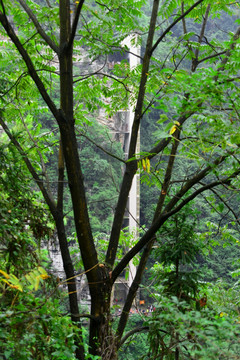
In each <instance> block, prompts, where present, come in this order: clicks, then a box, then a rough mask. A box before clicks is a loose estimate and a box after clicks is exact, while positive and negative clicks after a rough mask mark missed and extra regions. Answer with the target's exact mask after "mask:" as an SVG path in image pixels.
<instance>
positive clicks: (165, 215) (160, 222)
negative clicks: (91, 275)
mask: <svg viewBox="0 0 240 360" xmlns="http://www.w3.org/2000/svg"><path fill="white" fill-rule="evenodd" d="M221 159H222V160H221ZM222 161H223V158H219V159H218V160H217V161H215V163H216V165H217V162H218V163H219V164H220V163H221V162H222ZM211 168H212V166H208V167H207V168H205V169H204V170H203V171H201V172H200V173H199V174H197V175H196V176H194V177H193V178H192V179H190V180H189V181H188V182H187V183H186V185H185V186H183V188H182V189H181V190H180V191H179V192H178V193H177V194H176V195H175V196H174V197H173V198H172V200H170V202H169V203H168V205H167V206H166V207H165V209H164V212H163V213H162V214H160V215H159V216H158V217H157V219H156V220H155V221H154V223H153V224H152V225H151V227H150V228H149V229H148V230H147V231H146V233H145V234H144V235H143V236H142V238H141V239H140V240H139V241H138V243H137V244H136V245H135V246H134V247H133V248H132V249H131V250H129V252H128V253H127V254H126V255H125V256H124V257H123V259H122V260H121V261H120V262H119V263H118V265H117V266H116V267H115V269H114V270H113V272H112V280H113V281H115V280H116V278H117V277H118V276H119V275H120V273H121V272H122V271H123V269H124V268H125V267H126V266H127V264H128V263H129V261H130V260H131V259H132V258H133V257H134V256H135V255H136V254H137V253H138V252H139V251H140V250H142V248H143V247H144V246H145V245H146V244H147V243H148V242H149V241H151V239H152V237H153V236H154V235H155V233H156V232H157V231H158V230H159V229H160V227H161V226H162V225H163V224H164V223H165V221H166V220H167V219H168V218H169V217H170V216H172V215H174V214H175V213H177V212H179V211H180V210H181V209H182V207H183V206H185V205H186V204H187V203H189V202H190V201H192V200H193V199H194V198H195V197H196V196H198V195H199V194H200V193H202V192H204V191H206V190H208V189H211V188H213V187H216V186H219V185H223V184H230V183H231V180H232V179H233V178H235V177H236V176H238V175H239V173H240V170H238V171H235V172H234V173H233V174H232V175H230V176H228V177H226V178H225V179H222V180H218V181H214V182H212V183H210V184H207V185H205V186H203V187H201V188H199V189H198V190H196V191H194V192H193V193H192V194H191V195H189V196H188V197H187V198H185V199H184V200H183V201H182V202H181V203H180V204H179V205H178V206H176V207H175V208H174V206H175V205H176V204H177V202H179V201H180V200H181V199H182V198H183V196H184V195H185V194H186V193H187V191H189V190H190V189H191V188H192V187H193V186H194V185H196V184H197V183H199V181H200V180H202V179H203V178H204V177H205V176H206V175H207V174H208V173H209V171H210V170H211Z"/></svg>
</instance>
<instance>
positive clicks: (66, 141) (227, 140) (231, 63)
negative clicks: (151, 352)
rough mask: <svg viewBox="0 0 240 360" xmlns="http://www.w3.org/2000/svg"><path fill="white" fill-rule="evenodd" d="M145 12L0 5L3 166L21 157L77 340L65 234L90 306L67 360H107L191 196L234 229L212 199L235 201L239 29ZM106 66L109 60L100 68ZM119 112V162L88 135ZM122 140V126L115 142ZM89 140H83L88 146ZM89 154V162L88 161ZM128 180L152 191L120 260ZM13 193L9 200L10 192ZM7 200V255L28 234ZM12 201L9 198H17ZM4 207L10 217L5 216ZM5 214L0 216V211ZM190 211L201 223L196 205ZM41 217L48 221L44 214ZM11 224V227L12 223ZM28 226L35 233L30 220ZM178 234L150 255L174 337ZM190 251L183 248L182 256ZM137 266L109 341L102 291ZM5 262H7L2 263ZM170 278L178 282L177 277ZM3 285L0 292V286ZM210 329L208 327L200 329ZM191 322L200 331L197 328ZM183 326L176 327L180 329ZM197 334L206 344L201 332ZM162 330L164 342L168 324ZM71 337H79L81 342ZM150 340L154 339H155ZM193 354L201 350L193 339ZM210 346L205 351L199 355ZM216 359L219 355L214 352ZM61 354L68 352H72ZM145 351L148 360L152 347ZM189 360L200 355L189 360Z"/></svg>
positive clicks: (188, 11) (232, 8) (161, 10)
mask: <svg viewBox="0 0 240 360" xmlns="http://www.w3.org/2000/svg"><path fill="white" fill-rule="evenodd" d="M144 4H145V2H144V1H132V0H124V1H119V0H117V1H114V2H113V1H112V0H106V1H104V3H102V2H98V1H97V2H93V3H92V2H89V1H87V0H86V1H84V0H80V1H79V2H75V3H72V2H70V1H69V0H60V1H59V2H54V1H52V0H50V1H47V3H46V4H45V3H43V2H39V1H34V0H32V1H31V0H29V1H28V0H27V1H26V2H25V1H24V0H17V1H15V2H10V1H9V0H1V2H0V23H1V29H0V31H1V47H2V48H3V50H4V51H3V54H1V57H0V62H1V64H2V65H3V66H2V73H1V78H2V79H3V80H4V81H3V82H2V84H1V87H0V92H1V93H0V95H1V99H0V108H1V114H0V124H1V126H2V128H3V130H4V132H5V134H6V135H7V137H8V138H9V140H10V142H11V146H12V148H14V154H16V153H18V155H17V157H18V156H19V157H20V158H21V161H23V162H24V164H25V165H24V169H27V171H28V174H30V177H31V186H33V185H32V180H34V182H35V186H37V187H38V188H39V190H40V192H41V194H42V195H41V196H42V197H43V199H44V202H45V204H46V205H47V207H48V209H49V212H50V213H51V217H52V219H53V222H54V226H55V227H56V231H57V235H58V241H59V244H60V248H61V254H62V259H63V263H64V269H65V272H66V278H69V279H70V278H71V280H72V281H71V282H67V287H68V298H69V304H70V313H71V318H72V321H73V322H74V323H78V325H79V327H81V326H80V323H79V306H78V298H77V289H76V281H75V268H74V262H73V259H74V258H73V257H72V256H71V253H70V251H69V247H68V239H67V237H68V235H69V232H68V229H67V227H69V229H70V233H71V234H72V233H73V232H74V233H75V238H76V240H77V246H78V252H79V254H78V258H80V257H81V261H82V264H83V267H84V269H83V271H84V272H85V274H86V278H87V283H88V285H89V292H90V297H91V315H90V326H89V346H90V348H89V349H90V350H88V349H86V348H84V346H83V340H82V339H81V341H79V342H78V346H77V347H76V357H77V358H78V359H81V360H83V359H85V358H87V357H88V355H89V354H88V353H89V351H90V354H91V355H93V356H100V357H102V358H103V359H104V360H106V359H111V360H112V359H114V358H116V356H117V355H116V353H117V351H118V348H119V346H120V344H121V339H122V337H123V334H124V331H125V328H126V326H127V322H128V316H129V311H130V309H131V306H132V304H133V301H134V298H135V297H136V294H137V290H138V288H139V286H140V284H141V281H142V277H143V274H144V272H145V268H146V262H147V260H148V258H149V256H150V254H151V250H152V247H153V245H154V242H155V241H156V238H158V236H159V235H158V232H159V231H160V232H161V229H163V227H164V226H165V227H166V229H167V232H168V233H170V231H171V230H169V227H170V225H171V219H173V220H174V219H176V218H174V216H177V214H178V213H179V212H180V211H181V210H182V209H183V208H185V207H186V205H188V204H190V203H191V202H192V201H193V200H194V199H196V198H197V197H198V198H199V197H200V196H201V195H202V194H207V195H209V192H212V193H213V194H214V197H215V198H217V199H218V201H219V202H220V203H222V204H223V205H219V204H217V207H216V210H217V211H216V212H217V214H218V215H219V214H220V216H221V214H222V213H223V211H225V210H224V209H225V208H226V209H228V210H229V212H231V213H232V216H233V217H235V218H236V219H238V217H239V215H238V213H237V211H234V210H233V206H232V205H233V202H231V201H230V202H228V201H226V197H225V194H224V193H223V190H225V189H227V194H229V193H230V192H231V193H232V194H233V193H236V190H237V189H238V188H239V179H238V177H239V173H240V169H239V135H238V134H239V105H240V103H239V101H240V100H239V99H240V97H239V55H238V47H239V37H240V30H239V26H238V24H237V22H236V23H234V22H232V21H231V31H229V30H230V29H229V26H228V28H227V30H226V31H227V34H226V31H225V29H224V28H222V29H221V30H219V29H218V30H219V31H220V33H221V34H219V31H218V32H216V28H217V27H218V26H215V20H214V19H215V18H218V17H221V16H223V18H224V19H226V18H227V16H229V17H230V18H231V20H232V19H234V20H235V18H236V15H237V14H238V12H239V9H238V4H237V3H231V4H229V3H228V2H227V1H225V0H221V1H219V2H217V3H216V2H215V1H210V2H206V1H204V0H199V1H197V2H195V3H194V2H192V1H186V2H185V3H183V2H180V1H178V0H176V1H175V0H171V1H168V0H166V1H165V0H163V1H159V0H154V1H153V2H152V3H149V4H147V5H146V9H147V11H146V13H145V14H146V15H145V16H143V14H144V11H143V10H142V7H143V6H145V5H144ZM123 20H124V21H123ZM221 23H222V22H221ZM23 24H24V26H23ZM136 34H137V36H136ZM129 35H131V36H132V39H131V40H130V43H132V44H133V43H134V44H135V45H136V44H138V45H142V54H141V55H140V60H141V61H140V62H139V64H138V65H136V66H135V67H131V66H129V64H128V61H127V58H128V57H129V54H131V55H132V53H133V52H136V51H137V50H136V47H135V48H134V47H133V48H132V47H130V46H127V45H125V44H124V42H123V41H125V40H126V38H128V39H129ZM111 56H112V59H113V61H110V59H111ZM137 57H138V58H139V55H137ZM30 89H31V90H30ZM130 108H131V111H132V114H131V115H132V116H131V117H132V127H131V134H129V139H127V138H125V139H124V140H127V141H128V140H129V141H128V142H129V147H128V148H125V149H124V152H125V153H126V159H124V158H123V157H122V153H121V151H120V150H119V147H118V146H116V145H115V144H114V141H113V138H111V137H109V141H108V144H107V143H106V137H105V136H103V132H102V129H103V128H101V129H100V127H98V126H96V125H95V124H94V121H95V119H100V118H101V119H104V123H105V124H108V123H111V121H112V119H113V118H114V116H116V115H117V112H118V111H127V112H128V111H130ZM144 116H148V117H149V118H148V123H149V122H153V123H154V124H153V125H152V126H151V128H150V127H149V132H150V133H151V134H152V132H153V134H154V136H153V137H151V136H150V137H149V138H148V139H147V141H144V145H143V148H142V149H141V150H140V152H139V150H138V148H137V144H138V138H139V129H140V124H141V123H142V122H143V121H144V120H143V118H144ZM93 124H94V125H93ZM112 130H113V131H115V130H116V129H114V128H113V129H112ZM125 131H126V129H125V128H124V127H122V128H121V129H120V133H119V137H120V135H121V136H123V135H124V133H125ZM79 135H80V136H79ZM5 139H6V138H5ZM86 139H88V141H90V142H88V143H87V145H86V142H85V140H86ZM5 141H6V140H5ZM93 144H94V146H92V145H93ZM102 145H103V146H102ZM125 145H126V144H125ZM95 146H96V148H97V151H93V147H95ZM109 153H110V154H109ZM56 159H57V160H56ZM110 159H114V160H110ZM10 160H11V163H12V159H10ZM115 160H117V161H118V162H116V161H115ZM109 163H111V166H109ZM122 165H124V166H123V167H122ZM53 167H54V169H53ZM24 171H25V170H24ZM137 172H138V173H139V174H140V176H141V181H142V182H143V183H145V184H146V185H148V186H151V187H152V189H154V190H152V193H151V196H152V198H153V199H154V206H153V205H152V204H150V205H149V204H148V201H147V200H148V193H147V192H146V193H143V194H142V196H145V197H146V200H145V202H144V204H145V205H146V207H147V210H146V212H145V214H144V221H145V222H146V223H145V224H142V225H145V228H144V232H143V234H140V235H139V238H137V239H136V242H135V244H132V245H131V249H126V250H125V251H124V252H123V250H122V244H121V231H122V225H123V223H124V218H125V212H126V208H127V203H128V196H129V192H130V189H131V186H132V182H133V178H134V176H135V174H136V173H137ZM15 176H16V175H15ZM96 177H99V178H100V177H102V179H103V181H104V183H103V185H101V186H100V185H99V184H100V183H101V182H100V181H96ZM67 186H68V188H69V191H70V195H69V192H67V191H66V188H67ZM12 188H13V189H14V192H15V188H14V186H12ZM10 189H11V186H10ZM33 189H35V187H33ZM219 189H220V190H219ZM9 192H10V190H7V191H6V193H7V195H5V198H3V210H2V207H1V212H3V215H4V217H3V220H4V219H5V218H6V219H7V223H6V226H5V223H4V221H2V218H0V220H1V231H2V233H4V234H5V233H6V234H7V235H8V236H9V239H10V240H12V243H13V245H14V247H15V248H16V247H17V246H16V245H17V244H18V242H19V236H18V233H20V235H21V234H24V235H23V238H24V239H23V242H22V243H23V245H24V241H25V242H27V241H26V236H28V235H29V233H28V231H24V225H23V224H24V222H25V221H26V220H27V221H28V219H29V218H28V216H27V214H26V212H27V211H26V209H25V207H24V206H25V203H23V204H21V206H20V208H21V207H22V208H23V210H24V211H23V216H24V217H22V215H21V212H20V210H19V213H18V212H17V213H16V216H14V218H13V222H12V219H11V218H10V215H9V214H12V212H13V208H14V204H11V197H10V196H9V195H8V194H9ZM21 196H22V194H21V191H20V194H19V193H18V195H17V198H18V197H19V198H21ZM203 196H205V195H203ZM106 197H107V198H108V199H107V200H109V203H108V205H106V201H105V200H106ZM8 199H10V208H8V207H7V206H6V205H8V204H7V201H8ZM112 199H113V201H112ZM30 200H31V201H30V203H34V202H35V200H34V198H33V197H31V198H30ZM16 203H17V201H16ZM97 204H98V206H96V205H97ZM206 204H207V206H215V205H214V201H209V200H208V199H207V198H206V197H205V198H204V205H202V203H201V208H202V207H206ZM5 206H6V208H7V209H8V210H4V207H5ZM9 210H10V211H11V212H10V213H9V212H8V211H9ZM17 210H18V208H17ZM198 210H201V209H200V206H199V209H198ZM31 213H34V209H31ZM43 213H44V215H45V210H44V211H43ZM66 214H69V222H70V219H73V222H74V224H73V226H72V224H70V223H69V222H68V219H67V217H66ZM72 214H73V216H72ZM96 214H97V216H96ZM186 216H187V215H186ZM41 217H43V216H41ZM18 218H19V219H20V222H19V220H16V219H18ZM25 219H26V220H25ZM30 219H31V216H30ZM38 219H39V218H38ZM66 219H67V220H66ZM21 220H23V221H21ZM34 220H35V222H34V224H36V223H37V222H38V221H37V220H36V216H34ZM185 220H186V217H185ZM185 220H184V221H185ZM14 222H15V223H16V224H17V226H16V227H15V225H14ZM19 224H21V225H19ZM41 224H42V223H41ZM12 225H14V226H13V230H14V231H16V230H17V231H18V230H20V231H18V233H17V234H16V235H15V233H14V232H13V237H11V233H10V234H8V231H9V230H11V226H12ZM44 225H46V224H44ZM182 225H183V228H184V229H185V232H186V236H185V237H184V236H183V234H182V233H181V232H179V228H178V227H176V229H175V230H176V231H175V233H174V234H173V237H172V238H171V233H170V237H169V242H167V241H166V242H165V241H161V239H160V242H159V246H160V249H161V246H162V251H161V250H159V257H161V258H162V261H163V263H164V266H166V267H167V266H168V264H169V263H170V272H166V273H164V276H165V280H166V283H165V284H168V285H166V287H165V290H167V291H166V292H168V294H169V295H177V301H176V299H175V300H173V302H174V301H175V303H176V306H175V308H174V306H173V307H172V305H166V307H167V312H168V314H169V315H170V316H172V321H173V323H174V325H176V326H178V327H179V331H178V333H179V334H178V333H177V337H178V336H181V332H182V328H181V322H180V321H178V325H177V324H175V317H174V311H175V310H176V307H177V308H179V307H180V306H182V307H183V310H184V308H186V306H189V305H186V306H185V305H184V304H182V303H181V304H179V301H180V299H181V297H180V292H179V291H178V290H177V289H176V284H179V282H177V280H179V279H180V280H179V281H180V282H181V286H180V289H183V288H184V287H183V284H184V281H185V280H186V279H187V275H186V273H187V274H188V275H189V278H188V279H187V283H188V285H189V284H190V283H191V281H190V280H194V281H193V282H192V284H190V285H191V286H190V285H189V286H188V289H185V288H184V292H187V295H189V294H190V295H191V297H192V295H194V296H195V294H196V286H195V285H196V284H197V283H196V281H195V279H193V273H191V271H189V272H186V273H185V274H183V271H182V269H181V267H180V265H179V262H181V266H182V267H185V266H186V267H187V266H189V265H191V266H193V265H194V264H193V263H194V262H195V261H196V260H195V259H196V257H195V255H196V253H197V250H198V248H199V244H195V239H196V238H195V237H194V236H193V228H192V227H191V226H190V227H189V226H188V224H187V222H186V223H184V224H183V223H182ZM225 225H226V224H223V226H225ZM8 227H9V228H8ZM41 228H42V227H41V226H40V229H41ZM73 228H74V229H73ZM99 229H100V231H99ZM33 230H34V227H33ZM33 230H32V231H33ZM45 230H46V229H45ZM204 231H206V229H204ZM99 232H100V233H104V247H105V249H104V250H105V253H104V254H103V252H102V249H101V246H99V243H98V242H97V241H95V237H94V235H96V233H99ZM36 233H37V234H38V231H36ZM228 233H229V231H228ZM32 234H33V235H34V237H35V236H36V235H35V234H34V231H33V233H31V235H30V237H31V236H32ZM45 235H47V234H46V232H44V233H41V236H45ZM20 237H21V236H20ZM31 238H32V237H31ZM106 239H107V242H106ZM231 239H232V238H231ZM176 240H177V241H176ZM158 241H159V240H158ZM193 241H194V246H193V245H192V246H191V244H193ZM231 241H232V240H231ZM100 245H101V244H100ZM5 247H6V246H5ZM15 248H14V250H13V251H12V253H13V255H18V256H21V257H22V253H21V252H20V251H19V253H16V254H15V253H14V252H16V249H15ZM22 248H24V246H22ZM170 248H171V249H170ZM25 249H26V247H25ZM171 250H174V251H173V252H172V251H171ZM137 254H140V260H139V265H138V268H137V271H136V275H135V279H134V281H133V283H132V285H130V288H129V291H128V294H127V297H126V301H125V304H124V307H123V311H122V312H121V315H120V316H119V321H118V324H117V329H114V328H113V327H112V325H111V322H110V321H109V319H110V317H111V316H110V315H111V314H110V312H111V311H110V310H111V293H112V290H113V286H114V283H115V282H116V279H117V278H118V276H120V274H121V273H122V272H124V271H125V270H126V268H127V267H128V265H129V262H130V261H131V260H132V259H134V258H135V257H136V255H137ZM16 259H17V258H16ZM19 259H20V258H19ZM19 259H18V261H19ZM102 259H103V261H102ZM4 261H5V262H8V261H9V258H7V259H5V260H4ZM10 266H11V269H4V270H3V271H5V270H6V271H5V273H6V274H12V275H14V276H16V278H18V274H15V273H14V271H15V270H14V266H13V264H10ZM171 266H172V267H173V271H172V269H171ZM19 269H20V270H25V267H23V268H22V269H21V266H20V264H19ZM26 270H27V268H26ZM28 270H29V271H30V270H31V269H30V268H29V269H28ZM187 270H188V269H187ZM190 270H191V269H190ZM29 271H28V272H29ZM181 272H182V273H181ZM180 274H181V275H183V276H181V277H179V275H180ZM12 275H11V276H10V275H8V276H10V278H9V279H8V280H11V281H13V280H14V279H15V278H14V277H13V276H12ZM20 275H21V274H20ZM171 276H172V277H171ZM5 280H7V279H6V276H5ZM15 280H16V279H15ZM11 281H8V283H9V284H10V285H11V284H12V283H11ZM7 285H8V284H7ZM169 285H170V286H169ZM13 286H15V285H13ZM190 288H191V291H190ZM12 290H14V289H12ZM171 292H172V293H171ZM20 295H21V294H20ZM20 295H19V297H20ZM26 298H27V296H26ZM173 299H174V298H173ZM164 306H165V305H164ZM174 309H175V310H174ZM188 310H189V309H188ZM176 313H177V311H176ZM163 314H164V312H163ZM179 314H182V316H183V315H185V317H186V322H187V323H188V324H190V325H191V323H192V322H193V328H195V327H196V329H197V324H196V323H195V322H194V320H192V319H188V318H187V317H188V316H189V317H190V315H191V311H180V312H179V313H177V319H178V320H179ZM196 314H198V312H196ZM165 315H166V314H165ZM211 316H214V314H212V315H211ZM211 316H210V319H208V318H207V320H206V321H210V320H211ZM196 317H199V318H200V315H199V314H198V315H196ZM21 321H23V319H21ZM218 324H221V325H222V326H223V327H224V326H225V325H226V329H227V327H228V323H224V321H223V319H222V318H221V319H220V320H219V319H216V324H215V325H214V326H215V327H214V331H215V328H216V329H219V327H218ZM38 325H39V326H40V322H39V324H36V326H38ZM63 325H64V324H63ZM170 325H171V319H170ZM184 326H185V328H186V324H184ZM200 326H201V327H203V324H201V325H200ZM63 328H64V326H63ZM206 330H207V331H208V332H209V333H211V331H212V330H211V326H210V323H207V325H206ZM233 330H234V329H233ZM39 331H41V328H40V330H39ZM64 331H65V330H64ZM164 331H167V332H169V329H168V323H166V330H164ZM174 331H175V330H174ZM174 331H173V332H172V333H171V334H170V338H168V339H167V343H166V344H167V345H166V346H167V348H168V350H169V351H168V353H169V354H168V355H169V356H171V355H172V354H171V351H172V348H171V346H172V345H171V344H170V342H171V339H173V340H174V341H175V340H176V339H177V338H176V336H175V333H174ZM186 331H188V330H186ZM65 334H66V333H65ZM82 334H83V331H80V332H79V336H80V337H82ZM187 334H188V333H185V334H183V336H184V337H186V336H187ZM66 336H67V335H66ZM214 336H215V335H214ZM157 338H158V339H160V340H161V337H160V338H159V336H157ZM215 338H216V343H218V338H217V337H216V336H215ZM169 339H170V340H169ZM179 339H180V338H179ZM219 339H220V337H219ZM168 340H169V341H170V342H169V341H168ZM153 341H155V339H154V340H153ZM201 341H204V342H207V340H206V339H205V338H204V337H203V339H201V340H200V343H201ZM224 341H225V340H224ZM152 344H153V343H152ZM160 345H161V344H160ZM191 345H192V347H190V348H191V349H190V350H191V351H198V349H197V350H196V348H194V345H195V344H194V343H193V344H191ZM43 346H45V345H43ZM71 346H72V345H71ZM161 346H162V345H161ZM214 346H215V345H213V347H214ZM179 347H180V344H179ZM208 347H209V346H208V344H207V346H206V349H207V348H208ZM225 348H226V347H225V345H224V351H225ZM71 349H72V350H71V351H72V352H73V350H74V349H73V347H71ZM155 349H156V351H157V352H158V350H159V347H158V346H156V348H155ZM214 349H215V347H214V348H213V352H214V351H215V350H214ZM61 351H63V350H61ZM183 351H184V350H183ZM58 354H59V353H58ZM35 355H36V356H38V354H35ZM164 355H165V354H164ZM72 356H74V355H72ZM194 356H195V355H194ZM196 356H201V355H199V354H197V353H196ZM204 356H205V355H204ZM224 356H225V355H224Z"/></svg>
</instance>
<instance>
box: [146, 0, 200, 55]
mask: <svg viewBox="0 0 240 360" xmlns="http://www.w3.org/2000/svg"><path fill="white" fill-rule="evenodd" d="M203 1H204V0H198V1H197V2H196V3H195V4H193V5H192V6H191V7H190V8H189V9H188V10H186V11H185V12H184V13H183V14H182V15H181V16H179V17H178V18H177V19H176V20H175V21H174V22H173V23H172V24H170V25H169V26H168V27H167V29H166V30H165V31H164V32H163V33H162V35H161V36H160V37H159V39H158V40H157V41H156V42H155V44H154V45H153V47H152V49H151V54H152V53H153V52H154V50H156V48H157V46H158V45H159V44H160V42H161V41H162V39H163V38H164V37H165V36H166V35H167V33H169V31H170V30H171V29H172V28H173V27H174V26H175V25H176V24H177V23H178V22H179V21H181V20H182V19H183V18H185V17H186V15H188V14H189V13H190V12H191V11H192V10H193V9H194V8H195V7H196V6H198V5H199V4H201V3H202V2H203Z"/></svg>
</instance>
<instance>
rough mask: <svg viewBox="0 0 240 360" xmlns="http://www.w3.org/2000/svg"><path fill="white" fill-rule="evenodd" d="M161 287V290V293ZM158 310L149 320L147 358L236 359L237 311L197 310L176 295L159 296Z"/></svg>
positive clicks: (237, 351) (156, 306)
mask: <svg viewBox="0 0 240 360" xmlns="http://www.w3.org/2000/svg"><path fill="white" fill-rule="evenodd" d="M160 291H161V289H158V292H159V293H160ZM155 308H156V310H155V311H154V312H153V315H152V317H151V318H150V319H149V320H148V321H147V324H148V325H149V341H150V351H149V353H148V355H147V356H148V357H145V358H148V359H155V358H156V356H158V358H159V359H176V357H175V356H176V351H177V353H178V356H179V357H178V358H179V359H201V360H207V359H220V358H222V359H229V360H230V359H237V358H238V356H239V355H238V354H239V349H240V344H239V339H238V333H239V321H238V317H237V314H236V313H235V314H234V316H225V315H224V314H223V313H222V312H219V313H217V312H216V309H209V308H208V307H207V308H204V309H202V310H201V311H197V310H195V309H194V308H192V306H191V305H189V304H187V303H186V302H182V301H179V299H177V298H176V297H173V298H170V299H169V298H166V297H164V296H158V301H157V303H155Z"/></svg>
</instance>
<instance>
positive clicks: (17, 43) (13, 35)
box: [0, 11, 63, 121]
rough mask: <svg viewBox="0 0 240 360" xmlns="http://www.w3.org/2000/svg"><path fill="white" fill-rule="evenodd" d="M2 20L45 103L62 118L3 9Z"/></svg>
mask: <svg viewBox="0 0 240 360" xmlns="http://www.w3.org/2000/svg"><path fill="white" fill-rule="evenodd" d="M0 22H1V24H2V26H3V27H4V29H5V31H6V33H7V35H8V36H9V38H10V39H11V40H12V42H13V44H14V45H15V46H16V48H17V50H18V52H19V53H20V55H21V57H22V59H23V60H24V62H25V64H26V66H27V69H28V71H29V74H30V76H31V78H32V79H33V81H34V83H35V84H36V86H37V88H38V90H39V93H40V94H41V96H42V98H43V100H44V101H45V103H46V104H47V106H48V107H49V109H50V111H51V112H52V114H53V116H54V117H55V119H56V120H57V121H59V119H60V118H63V114H62V113H60V112H59V111H58V109H57V107H56V105H55V104H54V102H53V101H52V99H51V98H50V96H49V95H48V93H47V91H46V88H45V86H44V84H43V82H42V80H41V79H40V77H39V76H38V74H37V71H36V69H35V67H34V65H33V63H32V60H31V59H30V56H29V55H28V53H27V51H26V50H25V49H24V47H23V45H22V44H21V42H20V40H19V38H18V37H17V35H16V33H15V31H14V30H13V28H12V26H11V24H10V23H9V21H8V19H7V17H6V16H5V15H4V13H2V12H1V11H0Z"/></svg>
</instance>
